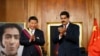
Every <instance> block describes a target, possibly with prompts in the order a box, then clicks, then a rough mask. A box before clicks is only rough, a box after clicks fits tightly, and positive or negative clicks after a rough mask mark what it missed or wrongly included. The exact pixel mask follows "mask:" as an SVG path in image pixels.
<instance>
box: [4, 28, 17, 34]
mask: <svg viewBox="0 0 100 56" xmlns="http://www.w3.org/2000/svg"><path fill="white" fill-rule="evenodd" d="M4 34H19V31H18V29H17V28H6V29H5V30H4Z"/></svg>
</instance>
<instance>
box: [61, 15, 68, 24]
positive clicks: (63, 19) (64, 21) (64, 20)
mask: <svg viewBox="0 0 100 56" xmlns="http://www.w3.org/2000/svg"><path fill="white" fill-rule="evenodd" d="M60 18H61V22H62V24H63V25H66V24H67V23H68V22H69V18H67V17H66V15H61V16H60Z"/></svg>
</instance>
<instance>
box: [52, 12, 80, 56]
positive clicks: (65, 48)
mask: <svg viewBox="0 0 100 56" xmlns="http://www.w3.org/2000/svg"><path fill="white" fill-rule="evenodd" d="M69 17H70V15H69V13H68V12H67V11H62V12H61V14H60V18H61V22H62V25H60V26H59V27H58V29H57V30H55V31H58V33H55V37H54V38H53V42H54V43H59V48H58V56H80V50H79V26H78V25H75V24H73V23H71V22H70V21H69Z"/></svg>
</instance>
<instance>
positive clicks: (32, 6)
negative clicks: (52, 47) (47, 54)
mask: <svg viewBox="0 0 100 56" xmlns="http://www.w3.org/2000/svg"><path fill="white" fill-rule="evenodd" d="M63 10H66V11H69V13H70V15H71V18H70V20H71V22H82V25H83V29H82V30H83V38H82V41H83V43H82V46H83V47H85V48H87V45H88V41H89V39H90V35H91V32H92V26H93V19H94V18H96V19H97V21H98V24H99V26H100V0H0V21H6V22H26V21H27V19H28V17H30V16H33V15H35V16H37V17H38V19H39V28H40V29H42V30H43V31H44V33H45V39H46V44H45V46H44V47H45V50H46V49H47V46H46V45H48V43H47V41H48V38H47V30H46V29H47V28H46V26H47V23H48V22H60V18H59V14H60V12H61V11H63ZM3 16H4V17H3Z"/></svg>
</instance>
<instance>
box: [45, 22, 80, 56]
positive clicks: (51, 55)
mask: <svg viewBox="0 0 100 56" xmlns="http://www.w3.org/2000/svg"><path fill="white" fill-rule="evenodd" d="M73 23H74V24H77V25H78V26H79V31H80V35H79V46H80V47H82V22H73ZM60 25H61V23H59V22H49V23H47V38H48V51H47V56H55V52H54V51H55V50H54V49H56V48H57V47H56V48H55V44H53V41H52V38H53V35H54V34H55V33H56V32H55V31H54V30H57V28H58V26H60ZM51 50H53V51H51Z"/></svg>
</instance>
